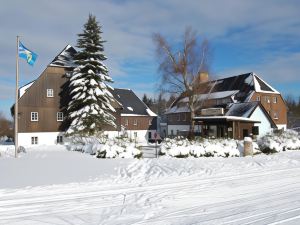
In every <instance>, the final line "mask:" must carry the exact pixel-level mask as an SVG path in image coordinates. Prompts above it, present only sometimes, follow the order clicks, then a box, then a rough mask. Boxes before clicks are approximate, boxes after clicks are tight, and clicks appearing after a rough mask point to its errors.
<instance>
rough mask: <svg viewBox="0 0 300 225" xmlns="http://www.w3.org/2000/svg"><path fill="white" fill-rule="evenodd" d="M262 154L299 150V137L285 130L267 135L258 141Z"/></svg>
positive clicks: (294, 132) (295, 133) (291, 131)
mask: <svg viewBox="0 0 300 225" xmlns="http://www.w3.org/2000/svg"><path fill="white" fill-rule="evenodd" d="M258 144H259V147H260V149H261V150H262V152H264V153H275V152H282V151H286V150H300V136H299V134H298V133H297V132H296V131H293V130H286V131H281V132H277V133H274V132H273V133H268V134H267V135H265V136H263V137H262V138H261V139H259V140H258Z"/></svg>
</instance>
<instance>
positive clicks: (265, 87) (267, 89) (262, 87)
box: [253, 73, 279, 94]
mask: <svg viewBox="0 0 300 225" xmlns="http://www.w3.org/2000/svg"><path fill="white" fill-rule="evenodd" d="M253 80H254V87H255V91H256V92H263V93H276V94H279V92H278V91H277V90H276V89H275V88H273V87H271V85H269V84H268V83H267V82H265V81H264V80H263V79H261V78H260V77H258V76H257V75H256V74H255V73H253Z"/></svg>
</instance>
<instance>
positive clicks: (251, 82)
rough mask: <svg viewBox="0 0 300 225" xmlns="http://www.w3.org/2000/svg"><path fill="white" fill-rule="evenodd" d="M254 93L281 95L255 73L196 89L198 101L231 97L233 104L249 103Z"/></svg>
mask: <svg viewBox="0 0 300 225" xmlns="http://www.w3.org/2000/svg"><path fill="white" fill-rule="evenodd" d="M254 92H260V93H274V94H279V92H278V91H277V90H276V89H274V88H273V87H271V86H270V85H269V84H268V83H267V82H265V81H264V80H262V79H261V78H260V77H259V76H258V75H256V74H255V73H253V72H251V73H244V74H240V75H237V76H232V77H226V78H222V79H217V80H211V81H208V82H205V83H200V84H198V86H197V88H196V95H197V100H198V101H204V100H208V99H222V98H228V97H231V98H232V102H248V101H249V99H250V98H251V96H252V95H253V93H254ZM186 98H187V97H186V94H185V93H183V94H182V95H181V96H179V97H178V98H177V99H176V100H175V101H174V102H173V103H172V105H171V107H170V108H172V107H175V106H176V105H177V104H178V103H179V104H180V103H182V102H186V100H185V99H186ZM168 111H170V110H168Z"/></svg>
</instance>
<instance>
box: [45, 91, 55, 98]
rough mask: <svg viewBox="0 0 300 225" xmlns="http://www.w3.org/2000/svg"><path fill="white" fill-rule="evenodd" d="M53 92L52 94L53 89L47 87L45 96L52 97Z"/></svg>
mask: <svg viewBox="0 0 300 225" xmlns="http://www.w3.org/2000/svg"><path fill="white" fill-rule="evenodd" d="M53 97H54V94H53V89H47V98H53Z"/></svg>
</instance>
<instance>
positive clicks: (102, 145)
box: [69, 135, 142, 158]
mask: <svg viewBox="0 0 300 225" xmlns="http://www.w3.org/2000/svg"><path fill="white" fill-rule="evenodd" d="M69 150H72V151H81V152H84V153H88V154H91V155H95V156H96V157H97V158H141V157H142V151H141V150H140V149H139V148H137V147H135V144H134V143H132V142H130V141H129V139H127V138H115V139H108V138H107V136H104V135H98V136H97V137H95V136H94V137H75V138H73V139H72V143H71V144H70V145H69Z"/></svg>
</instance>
